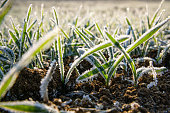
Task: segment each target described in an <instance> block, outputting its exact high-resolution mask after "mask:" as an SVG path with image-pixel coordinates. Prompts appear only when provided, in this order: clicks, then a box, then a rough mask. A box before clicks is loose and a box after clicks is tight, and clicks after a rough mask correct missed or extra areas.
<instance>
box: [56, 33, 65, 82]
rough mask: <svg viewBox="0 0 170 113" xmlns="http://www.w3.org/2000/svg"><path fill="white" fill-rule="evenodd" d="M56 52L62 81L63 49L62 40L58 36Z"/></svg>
mask: <svg viewBox="0 0 170 113" xmlns="http://www.w3.org/2000/svg"><path fill="white" fill-rule="evenodd" d="M57 52H58V62H59V67H60V74H61V80H62V82H63V83H64V63H63V50H62V42H61V37H60V36H58V38H57Z"/></svg>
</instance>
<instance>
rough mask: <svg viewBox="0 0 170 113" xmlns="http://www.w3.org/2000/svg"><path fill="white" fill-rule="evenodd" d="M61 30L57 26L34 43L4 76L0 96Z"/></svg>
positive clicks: (0, 85) (0, 84) (0, 86)
mask: <svg viewBox="0 0 170 113" xmlns="http://www.w3.org/2000/svg"><path fill="white" fill-rule="evenodd" d="M58 32H59V29H58V28H55V29H54V30H53V31H51V32H49V33H48V34H47V35H46V36H44V37H43V38H42V39H41V40H39V41H38V42H37V43H36V44H34V45H33V46H32V47H31V48H30V49H29V50H28V51H27V52H26V53H25V54H24V55H23V56H22V58H21V59H20V61H19V62H18V63H17V65H15V66H14V67H13V68H12V69H11V70H10V71H9V72H8V73H7V74H6V75H5V77H4V78H3V80H2V81H1V83H0V98H2V97H3V96H4V95H5V93H6V92H7V91H8V90H9V89H10V88H11V87H12V85H13V84H14V83H15V80H16V78H17V76H18V74H19V72H20V71H21V70H22V69H23V68H24V67H25V66H27V65H28V64H29V63H30V62H31V60H32V59H33V58H34V56H36V54H37V53H38V52H39V51H40V50H43V49H45V48H47V47H49V44H50V43H52V41H53V39H54V38H55V37H57V35H58Z"/></svg>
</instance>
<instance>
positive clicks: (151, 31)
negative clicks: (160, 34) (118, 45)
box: [65, 18, 170, 85]
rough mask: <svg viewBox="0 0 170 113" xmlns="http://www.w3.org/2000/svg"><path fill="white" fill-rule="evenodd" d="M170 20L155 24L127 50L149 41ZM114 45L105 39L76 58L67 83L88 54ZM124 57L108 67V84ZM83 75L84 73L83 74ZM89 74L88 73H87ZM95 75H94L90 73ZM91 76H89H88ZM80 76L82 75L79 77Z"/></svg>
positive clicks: (129, 50) (68, 74)
mask: <svg viewBox="0 0 170 113" xmlns="http://www.w3.org/2000/svg"><path fill="white" fill-rule="evenodd" d="M169 20H170V18H167V19H165V20H164V21H162V22H161V23H159V24H157V25H155V26H154V27H152V28H151V29H149V30H148V31H147V32H145V33H144V34H143V35H142V36H141V37H140V38H139V39H137V40H136V41H135V42H134V43H133V44H131V45H130V46H129V47H128V48H127V49H126V52H127V53H129V52H131V51H132V50H133V49H135V48H136V47H138V46H139V45H141V44H142V43H143V42H145V41H147V40H148V39H150V38H151V37H152V36H153V35H154V34H155V33H156V32H157V31H158V30H159V29H160V28H161V27H162V26H163V25H164V24H166V23H167V22H168V21H169ZM110 46H112V43H111V42H110V41H105V42H103V43H101V44H99V45H96V46H94V47H93V48H90V49H88V50H87V51H86V52H85V53H84V54H83V55H81V56H80V57H79V58H78V59H76V60H75V61H74V62H73V64H72V66H71V68H70V69H69V71H68V73H67V76H66V80H67V81H65V83H67V82H68V80H69V78H70V75H71V73H72V71H73V69H74V68H75V67H76V66H77V65H78V64H79V63H80V62H81V61H82V60H83V59H84V58H85V57H87V56H89V55H91V54H93V53H95V52H97V51H99V50H102V49H105V48H107V47H110ZM123 58H124V54H122V55H120V56H119V57H118V58H116V59H115V62H114V63H113V64H112V66H111V67H107V68H109V69H108V73H107V74H108V75H107V80H106V84H107V85H109V82H110V79H111V77H112V76H114V74H115V72H116V68H117V66H118V65H119V63H120V62H121V61H122V59H123ZM82 76H83V75H82ZM86 76H87V75H86ZM90 76H93V75H90ZM88 77H89V76H88ZM79 78H80V77H79ZM83 78H87V77H83ZM134 82H135V83H136V82H137V79H136V78H135V80H134Z"/></svg>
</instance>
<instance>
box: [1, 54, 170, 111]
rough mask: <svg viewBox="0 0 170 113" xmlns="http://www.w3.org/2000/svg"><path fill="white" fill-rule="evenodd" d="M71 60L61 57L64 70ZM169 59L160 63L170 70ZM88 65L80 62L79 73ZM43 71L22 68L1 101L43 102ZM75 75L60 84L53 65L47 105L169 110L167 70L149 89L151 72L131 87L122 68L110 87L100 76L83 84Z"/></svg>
mask: <svg viewBox="0 0 170 113" xmlns="http://www.w3.org/2000/svg"><path fill="white" fill-rule="evenodd" d="M153 53H155V52H153ZM150 56H152V57H155V56H154V54H150ZM73 61H74V60H73V57H67V58H65V59H64V64H65V73H67V71H68V69H69V68H70V67H69V64H70V63H71V62H73ZM169 61H170V54H167V56H166V57H165V59H164V60H163V63H162V65H163V66H166V67H167V68H168V69H170V64H169ZM143 65H147V63H143ZM140 66H141V65H140ZM91 67H92V66H91V65H90V63H88V62H87V61H83V62H82V63H81V64H80V65H79V66H78V67H77V68H78V70H79V71H80V73H82V72H83V71H86V70H87V69H90V68H91ZM46 72H47V70H46V69H29V68H24V69H23V70H22V71H21V73H20V75H19V77H18V79H17V80H16V83H15V84H14V86H13V87H12V88H11V89H10V90H9V91H8V93H7V94H6V96H5V97H4V98H3V100H2V101H16V100H26V99H29V100H30V99H31V100H35V101H39V102H43V101H42V98H40V97H41V96H40V93H39V90H40V88H39V87H40V81H41V79H42V78H43V77H44V76H45V75H46ZM77 77H78V73H77V72H76V71H74V72H73V73H72V76H71V78H70V81H69V82H68V84H67V85H63V84H62V82H61V79H60V72H59V68H58V67H57V68H56V72H55V73H54V74H53V79H52V80H51V82H50V84H49V87H48V93H49V99H50V101H49V102H48V103H47V104H48V105H54V104H55V105H56V106H58V108H59V109H60V110H67V111H76V112H78V113H82V112H87V111H89V112H99V111H103V112H109V113H115V112H123V113H126V112H128V113H137V112H141V113H147V112H151V113H157V112H164V113H168V112H170V70H169V71H167V72H166V73H164V74H163V75H158V76H157V78H158V84H157V86H153V87H151V88H150V89H148V88H147V85H148V84H149V83H150V82H151V81H153V77H152V76H151V75H147V74H146V75H144V76H143V77H142V78H141V79H140V81H139V84H138V86H137V87H134V85H133V84H132V83H131V82H130V81H129V80H132V77H129V76H127V73H125V72H124V71H123V70H120V71H118V74H116V77H115V78H113V79H112V80H111V85H110V87H107V86H106V85H105V82H104V79H103V78H102V77H101V76H100V75H99V76H98V77H96V78H95V79H94V80H93V81H87V82H83V83H76V82H75V80H76V78H77ZM127 78H128V79H127Z"/></svg>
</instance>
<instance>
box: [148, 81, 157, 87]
mask: <svg viewBox="0 0 170 113" xmlns="http://www.w3.org/2000/svg"><path fill="white" fill-rule="evenodd" d="M156 85H157V84H156V83H155V82H150V83H149V84H148V85H147V88H148V89H150V88H152V87H153V86H156Z"/></svg>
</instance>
